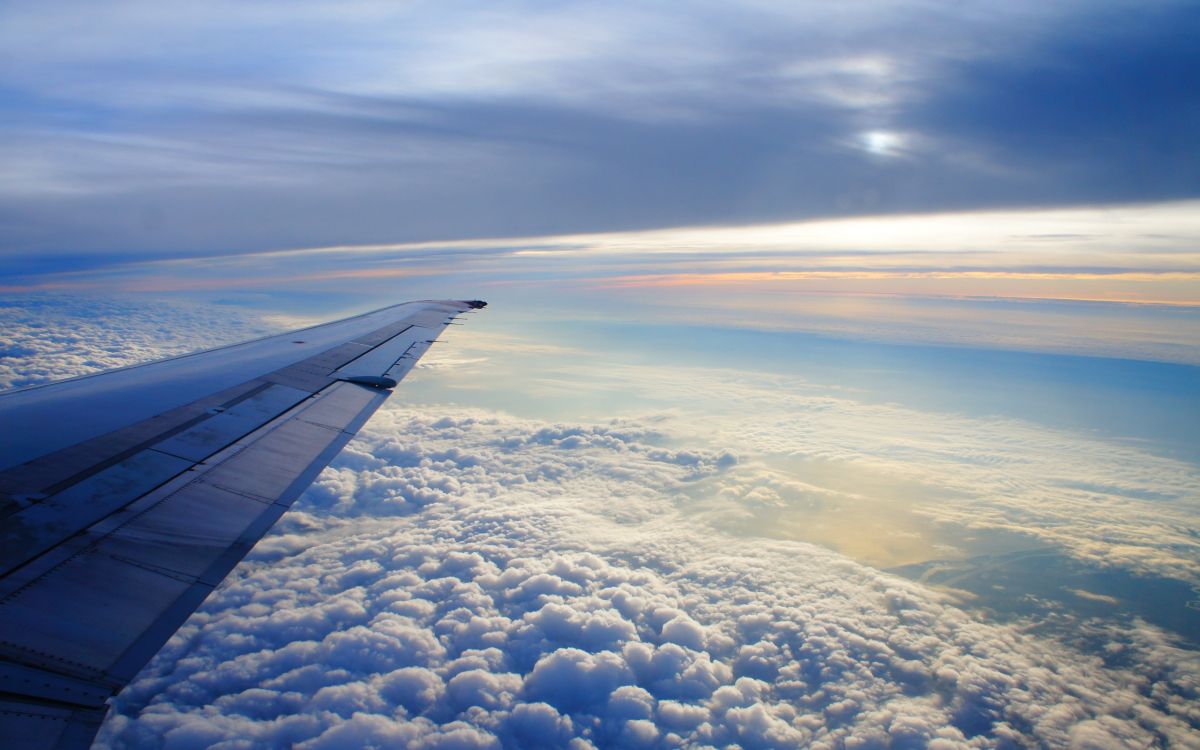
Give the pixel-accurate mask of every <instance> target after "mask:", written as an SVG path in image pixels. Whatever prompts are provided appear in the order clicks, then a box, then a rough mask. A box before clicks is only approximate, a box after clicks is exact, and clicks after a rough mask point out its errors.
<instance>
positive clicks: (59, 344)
mask: <svg viewBox="0 0 1200 750" xmlns="http://www.w3.org/2000/svg"><path fill="white" fill-rule="evenodd" d="M286 322H287V319H285V318H279V319H276V320H272V319H263V318H260V317H259V316H258V315H254V314H250V313H247V312H246V311H244V310H241V309H238V308H234V307H223V306H220V305H188V304H186V303H179V302H177V301H172V302H166V301H162V302H151V301H147V300H139V301H137V302H130V301H124V300H119V299H116V298H113V297H104V296H96V297H82V298H75V297H70V298H68V297H65V296H58V295H22V296H21V297H13V298H10V299H7V300H5V301H4V302H3V303H0V329H2V330H3V331H4V340H3V342H0V390H5V389H8V388H17V387H21V386H27V385H37V384H40V383H46V382H49V381H52V380H62V379H64V378H72V377H77V376H80V375H88V374H90V373H93V372H100V371H103V370H110V369H113V368H116V367H126V366H128V365H132V364H137V363H139V362H148V361H151V360H155V359H162V358H163V357H169V356H173V355H176V354H186V353H188V352H193V351H197V350H199V349H210V348H212V347H214V346H221V345H223V344H228V343H231V342H236V341H244V340H246V339H251V338H256V337H259V336H265V335H268V334H271V333H277V332H278V331H280V330H284V328H285V324H286Z"/></svg>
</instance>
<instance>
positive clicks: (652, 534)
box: [101, 407, 1200, 748]
mask: <svg viewBox="0 0 1200 750" xmlns="http://www.w3.org/2000/svg"><path fill="white" fill-rule="evenodd" d="M660 431H661V425H655V427H654V429H651V427H650V426H649V425H638V424H636V423H632V422H625V423H619V424H615V425H597V424H590V425H589V424H574V425H570V424H557V425H550V424H546V423H543V422H539V421H536V420H525V419H518V418H515V417H510V416H506V415H504V414H500V413H494V412H484V411H474V410H464V409H462V408H459V407H421V408H420V409H403V408H388V409H385V411H383V412H381V413H380V414H379V415H378V416H377V419H376V420H375V421H373V422H372V423H371V425H370V426H369V427H368V429H367V430H366V432H365V433H364V436H363V438H362V439H360V440H358V441H356V442H355V444H354V445H353V446H352V449H351V450H350V451H349V452H348V453H347V454H345V456H344V458H342V459H339V460H338V461H337V462H335V466H334V468H332V469H331V470H329V471H328V472H326V473H325V474H324V475H323V476H322V478H321V479H320V480H319V481H318V483H317V486H316V487H315V489H314V490H313V491H312V492H311V493H310V494H309V495H308V498H307V502H306V503H302V505H301V507H300V509H299V511H300V512H299V513H293V514H290V515H289V517H287V518H286V519H285V520H284V522H283V523H282V525H281V527H280V529H279V534H278V535H277V536H276V537H275V539H274V540H275V541H278V540H281V539H286V538H288V537H289V536H296V537H302V538H303V539H304V540H305V544H304V545H303V548H301V549H299V550H295V549H293V548H291V547H287V546H286V545H285V546H278V545H273V544H271V543H270V542H271V541H272V540H268V543H267V544H265V545H261V546H260V547H259V549H258V551H256V552H255V553H254V554H253V555H252V556H251V558H250V559H249V560H248V561H247V563H245V564H244V565H243V566H242V567H241V568H239V569H238V571H237V572H236V573H235V574H234V576H233V577H232V578H231V579H230V581H229V582H228V583H227V584H226V585H225V586H223V587H222V588H221V589H219V590H218V591H217V592H216V593H215V594H214V595H213V597H212V598H211V599H210V600H209V601H208V602H207V603H206V605H205V606H204V608H203V609H202V610H201V612H199V613H198V614H197V615H196V616H195V617H193V618H192V619H191V620H190V621H189V623H188V624H187V625H186V626H185V628H184V629H183V630H182V631H181V632H180V634H179V635H178V636H177V637H176V638H174V639H173V640H172V641H171V643H170V644H169V645H168V647H167V648H166V649H165V650H164V652H163V653H162V654H161V655H160V656H159V657H158V658H156V660H155V661H154V662H153V663H152V664H151V666H150V667H149V668H148V669H147V670H146V671H145V672H144V673H143V675H142V676H141V677H140V679H139V680H138V681H137V682H136V683H134V684H133V685H132V686H131V687H130V688H129V689H128V690H127V691H126V692H125V693H123V694H122V696H121V697H120V698H119V699H118V702H117V705H116V707H115V709H114V716H113V718H112V719H111V720H110V721H109V723H108V724H107V725H106V728H105V730H104V733H103V735H102V740H103V742H102V745H101V746H102V747H111V748H131V747H158V746H160V743H163V742H164V740H165V743H164V744H163V746H166V747H173V746H180V747H182V746H186V743H187V742H191V741H198V742H201V743H216V742H227V743H230V744H229V746H230V747H233V746H239V747H243V746H244V747H274V746H279V745H282V744H287V743H294V744H295V745H296V746H298V747H306V748H307V747H347V746H355V747H358V746H369V745H371V744H376V745H384V744H387V743H393V744H407V745H410V746H414V747H424V746H429V747H500V746H508V747H519V746H527V745H528V744H530V743H531V742H532V743H536V742H541V743H545V744H547V745H550V746H560V747H566V746H568V743H569V742H570V741H572V740H577V741H582V742H586V743H590V744H591V745H592V746H596V747H604V746H628V747H637V746H643V747H673V746H681V745H687V744H692V745H713V746H722V745H728V744H732V743H738V744H740V745H741V746H742V747H746V748H753V747H779V746H783V745H796V744H810V745H811V746H813V747H828V748H832V747H864V746H873V745H877V744H879V743H883V744H887V743H891V744H893V745H899V746H919V745H928V746H931V747H934V746H937V747H947V748H949V747H964V748H965V747H995V746H1001V745H1003V744H1004V742H1005V738H1010V739H1011V740H1012V741H1013V742H1016V743H1018V744H1028V743H1033V744H1047V745H1067V744H1069V743H1070V742H1080V743H1085V744H1086V743H1091V744H1090V746H1097V747H1118V746H1120V745H1121V743H1123V742H1140V743H1142V744H1143V745H1145V744H1153V743H1166V742H1170V741H1173V742H1175V743H1177V744H1178V743H1186V742H1189V741H1192V740H1194V739H1195V736H1196V735H1195V730H1194V729H1193V728H1192V726H1194V724H1195V721H1196V718H1197V717H1195V716H1192V715H1191V714H1192V713H1194V709H1191V708H1188V706H1189V703H1188V701H1189V696H1190V695H1191V694H1192V691H1193V690H1194V684H1195V680H1196V679H1197V678H1198V677H1200V664H1198V663H1197V659H1196V658H1195V655H1194V653H1189V652H1184V651H1181V650H1179V649H1178V648H1176V647H1174V646H1172V645H1170V643H1169V641H1165V640H1161V637H1160V636H1156V635H1155V633H1156V631H1155V630H1154V629H1152V628H1149V627H1141V628H1139V629H1138V630H1135V631H1131V632H1124V631H1119V630H1113V631H1110V632H1106V633H1104V634H1103V638H1104V641H1105V642H1106V643H1108V644H1109V649H1110V652H1116V651H1121V652H1123V653H1124V654H1125V656H1126V657H1130V658H1131V659H1132V660H1133V661H1135V662H1137V663H1138V664H1140V665H1142V668H1143V669H1144V671H1142V673H1141V674H1136V673H1134V672H1133V671H1127V670H1126V669H1125V668H1123V667H1121V666H1120V663H1127V662H1117V661H1113V662H1112V663H1111V664H1106V663H1105V660H1104V658H1103V655H1097V654H1091V653H1083V652H1080V651H1078V650H1076V649H1074V648H1073V647H1071V646H1068V645H1065V644H1062V643H1059V642H1056V641H1054V640H1052V639H1049V638H1041V637H1036V636H1032V635H1028V634H1023V633H1022V632H1021V629H1020V628H1018V627H1015V626H1005V625H999V624H987V623H982V622H979V621H976V620H975V619H974V618H973V616H971V615H969V614H968V613H966V612H964V611H963V610H961V609H958V608H957V607H955V606H953V605H952V604H950V603H949V600H948V599H944V598H942V597H941V595H939V594H937V593H935V592H932V591H930V590H928V589H925V588H924V587H922V586H920V585H918V584H915V583H913V582H910V581H906V580H903V579H899V578H896V577H893V576H889V575H886V574H883V573H880V572H877V571H875V570H872V569H870V568H867V567H864V566H861V565H858V564H855V563H853V562H851V561H849V560H847V559H846V558H844V557H841V556H839V555H836V554H834V553H832V552H828V551H826V550H824V549H822V548H820V547H816V546H814V545H809V544H804V543H799V542H786V541H772V540H762V539H745V538H738V537H732V536H729V535H727V534H724V533H722V532H720V531H719V530H717V529H714V528H713V527H712V526H710V525H709V524H708V523H707V521H706V520H704V518H703V517H693V516H692V515H691V514H690V511H689V506H688V503H689V502H690V501H689V499H688V492H689V490H690V489H692V488H695V487H697V486H699V485H703V484H706V483H714V482H732V481H736V477H737V476H738V474H739V473H740V472H742V470H743V469H742V467H741V466H740V465H737V464H732V463H728V462H725V463H723V462H722V461H721V460H720V455H721V454H720V453H717V452H714V451H710V450H708V449H705V448H693V449H692V450H691V451H689V452H686V454H685V452H683V451H679V450H672V449H668V448H666V447H664V445H663V444H664V442H665V439H664V437H663V436H662V434H661V432H660ZM684 455H687V456H688V458H686V459H684V458H683V456H684ZM434 478H436V481H437V482H438V486H437V489H436V491H432V492H430V491H429V487H430V482H431V481H433V480H434ZM380 483H385V484H386V486H387V489H386V490H379V489H377V490H375V491H370V490H368V491H367V492H361V491H359V490H358V489H357V488H361V487H367V488H370V487H378V486H379V484H380ZM381 510H385V511H387V512H385V513H384V514H383V515H382V516H381V515H380V511H381ZM1189 722H1190V724H1189ZM176 743H178V744H176ZM238 743H241V744H238ZM576 746H587V745H579V744H578V743H577V744H576Z"/></svg>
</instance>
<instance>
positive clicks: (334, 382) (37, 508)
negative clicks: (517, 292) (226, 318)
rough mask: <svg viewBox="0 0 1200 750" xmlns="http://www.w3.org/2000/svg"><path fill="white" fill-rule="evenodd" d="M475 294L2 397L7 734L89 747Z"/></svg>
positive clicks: (0, 590)
mask: <svg viewBox="0 0 1200 750" xmlns="http://www.w3.org/2000/svg"><path fill="white" fill-rule="evenodd" d="M484 304H485V303H483V302H479V301H458V300H444V301H435V302H415V303H406V304H403V305H396V306H393V307H389V308H384V309H383V310H377V311H375V312H373V313H367V314H365V315H360V316H357V317H355V318H348V319H346V320H343V321H337V322H335V323H329V324H325V325H323V326H315V327H313V328H308V329H304V330H301V331H295V332H291V333H287V334H282V335H279V336H272V337H268V338H265V339H259V340H257V341H252V342H247V343H245V344H238V345H235V346H231V347H223V348H221V349H214V350H210V351H207V352H201V353H198V354H193V355H187V356H184V357H177V358H174V359H170V360H164V361H161V362H155V363H151V364H148V365H142V366H138V367H131V368H125V369H122V370H115V371H112V372H108V373H102V374H99V375H94V376H89V377H84V378H77V379H74V380H68V381H62V382H59V383H53V384H49V385H47V386H41V387H35V388H29V389H24V390H18V391H12V392H9V393H5V394H0V424H2V425H3V426H4V427H3V435H4V436H3V437H0V738H4V741H5V743H6V747H10V748H20V749H21V750H26V749H28V750H43V749H50V748H59V749H67V748H87V747H89V746H90V744H91V741H92V738H93V737H94V736H95V733H96V731H97V730H98V729H99V727H100V723H101V721H103V718H104V714H105V712H106V710H107V700H108V699H109V698H110V697H112V696H113V695H115V694H116V693H117V692H118V691H119V690H120V689H121V688H122V687H124V686H125V685H126V684H128V683H129V682H130V681H131V680H132V679H133V678H134V676H136V674H137V673H138V671H139V670H140V669H141V668H142V666H143V665H144V664H145V663H146V662H147V661H149V660H150V658H151V657H152V656H154V654H155V653H157V651H158V650H159V649H160V648H161V647H162V645H163V644H164V643H166V641H167V639H169V638H170V637H171V635H172V634H173V633H174V632H175V631H176V630H177V629H178V628H179V626H180V625H182V624H183V622H184V621H185V620H186V619H187V617H188V616H189V615H190V614H191V613H192V612H193V611H195V610H196V608H197V607H199V606H200V603H201V602H203V601H204V598H205V597H206V596H207V595H208V594H209V592H211V591H212V590H213V589H214V588H215V587H216V586H217V585H218V584H219V583H220V582H221V580H222V579H224V577H225V576H226V575H227V574H228V573H229V571H230V570H232V569H233V568H234V566H236V565H237V563H238V562H239V561H240V560H241V559H242V557H243V556H245V554H246V553H247V552H249V551H250V549H251V548H252V547H253V546H254V544H255V543H256V542H257V541H258V540H259V539H260V538H261V537H262V536H263V535H264V534H265V533H266V532H267V531H268V530H269V529H270V528H271V526H272V525H273V524H274V523H275V521H276V520H278V518H279V517H280V516H281V515H282V514H283V513H284V512H285V511H286V510H287V509H288V508H289V507H290V506H291V504H292V502H294V501H295V499H296V498H297V497H299V495H300V493H301V492H303V491H304V489H305V488H306V487H308V485H309V484H310V483H311V482H312V481H313V480H314V479H315V478H316V476H317V474H319V473H320V472H321V470H322V469H323V468H324V467H325V466H326V465H328V463H329V462H330V461H332V460H333V458H334V456H336V455H337V454H338V452H339V451H341V449H342V447H343V446H345V445H346V443H347V442H349V441H350V440H351V438H353V437H354V434H355V433H356V432H357V431H358V430H359V429H360V428H361V427H362V425H363V424H364V423H365V422H366V421H367V419H368V418H369V417H370V416H371V415H372V414H373V413H374V412H375V410H376V409H378V408H379V406H380V405H381V404H382V403H383V402H384V401H385V400H386V399H387V397H388V396H389V395H390V394H391V390H390V389H391V388H392V387H393V386H395V385H396V383H398V382H399V381H400V380H401V379H403V378H404V376H405V375H407V374H408V372H409V371H410V370H411V369H412V367H413V366H414V365H415V364H416V362H417V360H418V359H420V357H421V356H422V355H423V354H424V353H425V351H427V350H428V348H429V346H430V345H431V344H432V343H433V342H434V340H436V338H437V336H438V335H439V334H440V333H441V331H442V330H444V328H445V326H447V325H449V323H450V322H451V321H452V320H454V318H455V317H456V316H457V315H459V314H461V313H463V312H467V311H470V310H472V309H477V308H480V307H483V306H484Z"/></svg>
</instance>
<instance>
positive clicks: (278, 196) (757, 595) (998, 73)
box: [0, 0, 1200, 750]
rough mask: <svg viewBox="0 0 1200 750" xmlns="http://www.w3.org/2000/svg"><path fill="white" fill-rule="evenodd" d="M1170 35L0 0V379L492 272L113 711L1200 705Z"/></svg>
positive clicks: (851, 719) (1045, 9)
mask: <svg viewBox="0 0 1200 750" xmlns="http://www.w3.org/2000/svg"><path fill="white" fill-rule="evenodd" d="M1198 30H1200V10H1198V9H1197V7H1196V5H1195V4H1194V3H1184V2H1139V3H1125V2H1111V3H1103V4H1097V3H1087V2H1062V3H1045V2H1010V3H1004V4H1003V5H997V4H995V3H973V2H969V3H911V2H869V3H868V2H860V3H857V2H856V3H842V4H836V5H830V4H815V3H814V4H800V3H772V2H758V1H753V2H742V3H737V4H728V3H710V2H696V3H689V4H687V6H686V8H685V7H684V6H681V5H680V4H672V3H658V2H650V3H637V4H633V3H624V2H609V3H588V2H576V3H560V4H554V5H546V4H544V3H522V2H514V3H506V4H503V5H497V4H495V3H471V2H449V3H446V2H442V3H428V2H406V3H381V2H372V1H370V0H356V1H352V2H344V3H337V4H328V5H327V4H323V3H309V2H298V3H297V2H289V3H276V2H258V3H252V4H251V3H241V2H212V3H204V4H199V5H198V4H184V3H163V2H113V3H105V4H95V3H84V2H78V3H76V2H58V3H54V4H53V5H48V4H45V3H32V2H29V3H26V2H13V3H6V4H4V5H3V7H0V160H2V161H3V163H4V164H5V168H6V177H7V179H6V180H4V181H3V184H0V239H2V241H0V330H3V332H4V333H3V334H2V337H0V387H11V386H20V385H26V384H31V383H38V382H44V381H47V380H53V379H56V378H60V377H66V376H72V375H78V374H83V373H87V372H94V371H96V370H101V369H107V368H111V367H116V366H121V365H124V364H129V363H131V362H136V361H145V360H148V359H154V358H158V357H163V356H169V355H173V354H179V353H183V352H186V351H191V350H195V349H198V348H204V347H209V346H213V345H217V344H221V343H226V342H231V341H236V340H241V339H245V338H249V337H253V336H258V335H263V334H265V333H270V332H275V331H280V330H288V329H293V328H297V327H300V326H304V325H310V324H313V323H317V322H322V321H325V320H330V319H333V318H337V317H342V316H344V315H346V314H350V313H352V312H359V311H363V310H367V309H372V308H376V307H381V306H384V305H387V304H392V303H394V302H398V301H403V300H407V299H420V298H447V297H455V298H460V297H469V298H475V297H478V298H483V299H486V300H488V301H489V302H490V303H491V304H490V306H489V307H488V308H487V309H486V310H485V311H483V312H481V313H479V314H476V315H473V316H471V318H470V320H469V323H468V325H467V326H465V327H455V328H453V329H451V330H450V331H448V332H447V335H446V336H445V343H444V344H439V345H438V346H437V347H434V350H433V351H432V352H431V353H430V354H429V355H427V356H426V358H425V359H424V360H423V361H422V365H421V366H420V367H419V368H418V369H417V370H415V371H414V373H413V374H412V376H411V377H410V378H409V379H408V380H406V381H405V382H404V383H402V384H401V387H400V388H399V389H397V392H396V394H395V396H394V397H393V398H392V399H391V400H390V401H389V403H388V405H387V406H386V408H385V409H384V410H382V411H381V412H380V413H379V414H378V415H377V417H376V418H375V419H374V420H373V421H372V422H371V423H370V424H369V425H368V427H367V429H366V430H365V431H364V433H363V435H362V436H361V438H360V439H359V440H357V441H355V442H354V443H352V444H351V445H350V446H349V447H348V448H347V450H346V451H345V452H344V453H343V454H342V455H341V456H340V457H339V458H338V459H337V460H336V461H335V462H334V464H333V465H332V466H331V467H330V468H329V469H328V470H327V471H326V472H325V473H324V474H322V475H321V477H320V478H319V479H318V480H317V482H316V483H315V484H314V486H313V488H312V489H311V490H310V491H309V492H308V493H307V494H306V495H305V496H304V498H302V499H301V501H299V502H298V504H297V506H296V509H295V510H294V511H293V512H291V513H289V514H288V515H287V516H286V517H285V519H284V520H283V521H282V522H281V523H280V525H279V526H278V528H277V529H276V530H275V531H274V532H273V533H272V534H271V535H270V536H268V537H267V538H265V539H264V540H263V542H262V544H260V545H259V547H258V548H257V549H256V551H255V552H254V553H253V554H252V555H251V556H250V557H249V558H247V560H246V562H245V563H244V564H243V565H242V566H241V567H239V568H238V570H237V571H235V573H234V574H233V575H232V576H231V578H230V580H229V582H228V583H227V585H225V586H223V587H222V588H221V589H219V590H218V591H217V592H216V593H215V594H214V595H213V596H212V597H210V599H209V601H208V602H207V603H206V604H205V605H204V607H203V608H202V609H201V610H200V611H198V612H197V614H196V615H195V616H194V617H193V618H192V619H191V620H189V622H188V624H187V625H185V626H184V628H183V629H182V630H181V632H180V633H179V635H178V636H177V637H176V638H174V639H173V640H172V641H171V643H170V644H168V646H167V647H166V648H165V649H164V651H163V653H162V654H161V655H160V656H159V657H158V658H156V660H155V661H154V662H152V663H151V664H150V665H149V666H148V667H147V669H146V670H145V671H144V672H143V673H142V675H141V676H140V677H139V679H138V680H137V681H136V682H135V683H134V684H133V685H131V686H130V688H129V689H128V690H126V691H125V692H124V693H122V695H121V696H120V697H119V698H118V700H117V702H116V704H115V705H114V708H113V711H112V714H111V716H110V719H109V721H108V722H107V724H106V726H105V728H104V729H103V730H102V732H101V735H100V744H99V747H106V748H159V747H209V746H214V745H216V746H220V747H250V748H272V747H279V746H290V745H294V746H296V747H300V748H306V749H308V750H315V749H317V748H341V747H365V746H412V747H430V748H433V747H464V748H465V747H479V748H495V747H521V746H528V745H530V744H538V743H541V744H545V745H548V746H554V747H567V748H571V750H587V748H589V747H653V748H668V747H680V746H706V745H709V746H723V745H727V744H729V743H733V742H737V743H739V744H740V745H741V746H742V747H745V748H759V747H761V748H767V747H779V746H795V745H808V746H813V747H820V748H829V750H835V749H840V748H850V747H885V746H889V745H890V746H892V747H931V748H932V747H937V748H939V750H948V749H949V748H962V749H963V750H966V749H967V748H972V749H978V748H989V747H1004V746H1008V745H1006V743H1016V744H1032V745H1039V744H1040V745H1047V746H1075V747H1088V748H1118V747H1131V746H1136V747H1150V746H1161V747H1167V746H1185V745H1188V744H1189V743H1192V744H1194V743H1195V741H1196V737H1197V736H1198V733H1200V717H1198V716H1197V714H1196V711H1195V708H1194V707H1193V705H1194V698H1195V685H1196V684H1197V680H1200V656H1198V654H1200V652H1198V651H1197V650H1196V642H1195V635H1194V633H1195V632H1196V630H1195V624H1196V617H1197V613H1200V610H1198V609H1196V604H1195V601H1196V592H1197V591H1200V557H1197V553H1196V547H1195V544H1194V541H1195V539H1196V537H1197V535H1198V534H1200V455H1198V454H1197V448H1196V446H1197V445H1200V433H1198V432H1197V430H1198V429H1200V427H1198V425H1200V374H1198V373H1200V369H1198V368H1200V163H1198V159H1200V153H1198V152H1200V149H1198V148H1197V139H1196V135H1195V134H1196V133H1197V132H1200V121H1198V120H1200V109H1198V97H1200V93H1198V90H1197V88H1196V87H1195V86H1194V84H1193V82H1192V81H1191V80H1190V79H1191V78H1194V74H1193V71H1194V70H1196V69H1197V68H1200V59H1197V58H1198V55H1200V53H1198V51H1197V50H1198V47H1197V45H1196V44H1195V41H1194V40H1195V36H1196V32H1197V31H1198ZM220 743H225V744H220Z"/></svg>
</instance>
